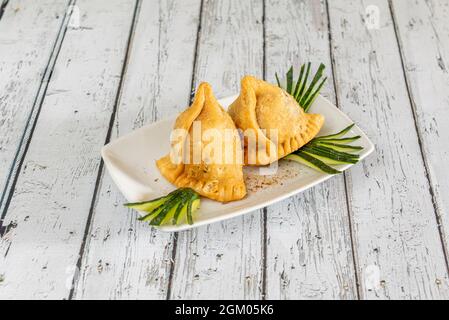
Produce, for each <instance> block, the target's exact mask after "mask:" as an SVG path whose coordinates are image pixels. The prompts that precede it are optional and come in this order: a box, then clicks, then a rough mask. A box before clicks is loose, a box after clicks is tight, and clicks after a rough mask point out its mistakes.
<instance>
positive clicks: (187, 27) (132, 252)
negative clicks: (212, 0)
mask: <svg viewBox="0 0 449 320" xmlns="http://www.w3.org/2000/svg"><path fill="white" fill-rule="evenodd" d="M199 16H200V0H189V1H186V0H170V1H153V0H151V1H149V0H145V1H142V2H141V6H140V7H139V10H138V18H137V25H136V30H135V34H134V37H133V41H132V46H131V52H130V58H129V63H128V67H127V71H126V74H125V80H124V85H123V89H122V94H121V99H120V102H119V105H118V110H117V115H116V119H115V122H114V127H113V132H112V139H115V138H117V137H119V136H121V135H124V134H126V133H129V132H131V131H132V130H134V129H137V128H139V127H141V126H142V125H144V124H147V123H149V122H152V121H155V120H158V119H159V120H160V119H163V118H166V117H168V116H170V115H173V114H176V113H178V112H179V111H181V110H183V109H184V108H185V107H186V106H187V105H188V104H189V100H190V99H189V97H190V90H191V81H192V72H193V59H194V55H195V54H194V52H195V42H196V37H197V30H198V23H199ZM125 202H126V200H125V199H124V197H123V196H122V195H121V193H120V191H119V190H118V189H117V188H116V187H115V185H114V183H113V181H112V179H111V178H110V176H109V174H107V173H106V174H105V175H104V177H103V179H102V181H101V187H100V191H99V193H98V200H97V202H96V205H95V208H94V211H93V222H92V227H91V232H90V233H89V237H88V245H87V246H86V251H85V253H84V257H83V263H82V267H81V275H80V280H79V282H78V286H77V287H76V290H75V295H74V298H76V299H101V298H107V299H129V298H132V299H165V298H166V296H167V288H168V280H169V273H170V267H171V263H172V261H171V259H172V250H173V237H174V236H173V234H170V233H164V232H159V231H157V230H156V229H154V228H151V227H150V226H148V225H147V224H146V223H142V222H139V221H137V214H136V212H135V211H134V210H129V209H126V208H124V207H123V206H122V204H123V203H125Z"/></svg>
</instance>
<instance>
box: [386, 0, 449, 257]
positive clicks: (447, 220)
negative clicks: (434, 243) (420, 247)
mask: <svg viewBox="0 0 449 320" xmlns="http://www.w3.org/2000/svg"><path fill="white" fill-rule="evenodd" d="M392 8H393V12H394V14H395V17H396V23H397V28H398V34H399V40H400V44H401V45H402V52H403V57H404V64H405V71H406V75H407V79H408V81H409V85H410V91H411V96H412V101H413V104H414V108H415V112H416V118H417V123H418V128H419V132H420V136H421V140H422V148H423V150H424V156H425V159H426V161H427V165H428V172H429V176H430V181H431V183H432V187H433V190H434V193H435V200H436V203H435V204H436V208H437V212H438V215H439V217H440V219H441V224H442V233H443V238H444V241H445V244H446V250H447V248H448V246H449V198H448V197H447V195H448V194H449V171H448V165H447V161H448V159H449V139H448V137H449V108H448V105H449V25H448V21H449V2H447V1H441V0H440V1H438V0H433V1H402V0H401V1H393V2H392ZM446 253H447V251H446Z"/></svg>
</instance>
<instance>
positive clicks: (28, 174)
mask: <svg viewBox="0 0 449 320" xmlns="http://www.w3.org/2000/svg"><path fill="white" fill-rule="evenodd" d="M2 2H3V4H2V6H1V10H0V16H1V18H0V187H1V193H0V196H1V198H0V213H1V218H2V221H1V225H0V226H1V227H0V235H1V240H0V298H3V299H4V298H32V299H39V298H45V299H50V298H54V299H89V298H94V299H98V298H107V299H131V298H132V299H134V298H140V299H150V298H153V299H181V298H192V299H200V298H203V299H210V298H228V299H235V298H241V299H261V298H267V299H447V298H449V277H448V243H449V197H448V193H449V175H448V172H449V171H448V162H447V161H448V160H449V157H448V156H449V24H448V23H447V21H449V1H447V0H413V1H410V0H391V1H387V0H369V1H368V0H366V1H362V0H351V1H348V0H328V1H325V0H323V1H320V0H308V1H305V0H304V1H299V0H297V1H294V0H290V1H280V0H278V1H274V0H253V1H242V0H231V1H229V0H169V1H162V0H161V1H156V0H154V1H153V0H137V1H134V0H108V1H106V0H76V1H75V0H39V1H35V0H9V1H8V0H6V1H5V0H0V3H2ZM309 60H310V61H312V62H314V63H318V62H323V63H325V64H326V65H327V66H328V68H327V74H328V76H329V79H330V81H328V83H327V86H326V88H325V89H324V95H325V96H326V97H328V98H329V99H331V100H332V101H334V102H335V103H336V104H337V105H338V106H339V107H340V108H341V109H342V110H343V111H344V112H345V113H347V114H348V115H349V116H350V117H351V118H352V119H354V120H355V121H356V123H357V124H358V125H359V126H360V127H361V128H362V129H363V130H364V131H365V132H366V133H367V134H368V136H369V137H370V138H371V139H372V141H373V142H374V143H375V144H376V153H375V154H373V155H372V156H370V157H369V158H368V159H367V160H365V161H363V163H360V164H358V165H357V166H355V167H353V168H352V169H351V170H349V171H348V172H346V173H345V174H344V175H341V176H336V177H334V178H332V179H331V180H329V181H328V182H326V183H324V184H322V185H319V186H317V187H315V188H313V189H311V190H309V191H307V192H304V193H302V194H300V195H298V196H295V197H292V198H290V199H288V200H286V201H283V202H281V203H279V204H276V205H273V206H270V207H267V208H265V209H263V210H261V211H257V212H254V213H252V214H249V215H246V216H244V217H242V218H235V219H232V220H228V221H226V222H223V223H219V224H215V225H209V226H207V227H201V228H198V229H195V230H192V231H188V232H182V233H178V234H169V233H162V232H158V231H156V230H154V229H151V228H150V227H148V226H147V225H146V224H143V223H139V222H138V221H137V220H136V218H137V216H136V212H134V211H132V210H127V209H126V208H124V207H123V206H122V203H123V202H124V201H125V200H124V198H123V196H122V195H121V194H120V193H119V191H118V190H117V188H116V187H115V185H114V184H113V182H112V180H111V178H110V177H109V175H108V173H107V172H105V168H104V166H103V164H102V162H101V158H100V152H99V151H100V149H101V147H102V146H103V145H104V144H105V143H107V142H109V141H110V140H113V139H115V138H117V137H119V136H121V135H123V134H126V133H128V132H130V131H132V130H134V129H136V128H139V127H141V126H142V125H144V124H147V123H150V122H153V121H156V120H160V119H163V118H165V117H168V116H170V115H173V114H176V113H177V112H179V111H181V110H183V109H184V108H185V107H186V106H187V105H188V104H189V100H190V97H191V94H192V92H193V90H194V89H195V87H196V86H197V85H198V83H199V82H200V81H203V80H204V81H208V82H210V83H211V84H212V86H213V87H214V89H215V91H216V93H217V95H218V96H219V97H223V96H227V95H230V94H233V93H236V92H237V91H238V89H239V80H240V78H241V77H242V76H243V75H245V74H252V75H255V76H258V77H265V78H266V79H267V80H269V81H273V80H274V73H275V71H281V72H285V71H286V69H287V68H288V66H289V65H291V64H292V63H293V64H295V65H299V64H300V63H301V62H305V61H309Z"/></svg>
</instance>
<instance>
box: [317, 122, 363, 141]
mask: <svg viewBox="0 0 449 320" xmlns="http://www.w3.org/2000/svg"><path fill="white" fill-rule="evenodd" d="M354 126H355V123H353V124H351V125H349V126H347V127H346V128H344V129H343V130H341V131H340V132H337V133H334V134H330V135H327V136H321V137H317V138H316V139H314V140H322V139H336V138H341V137H343V136H344V135H345V134H346V133H348V132H349V130H351V129H352V128H353V127H354Z"/></svg>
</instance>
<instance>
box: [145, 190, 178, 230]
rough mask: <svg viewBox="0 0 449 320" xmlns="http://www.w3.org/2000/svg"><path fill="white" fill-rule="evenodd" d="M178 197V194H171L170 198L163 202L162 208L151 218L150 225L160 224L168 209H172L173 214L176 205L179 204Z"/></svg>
mask: <svg viewBox="0 0 449 320" xmlns="http://www.w3.org/2000/svg"><path fill="white" fill-rule="evenodd" d="M180 197H181V196H180V195H179V194H176V195H173V196H172V197H171V198H170V200H168V201H167V202H166V203H164V205H163V206H162V210H161V211H160V212H159V214H158V215H157V216H156V217H154V219H152V220H151V222H150V225H152V226H159V225H161V224H162V221H163V220H164V219H165V218H166V217H167V216H168V214H169V212H170V211H172V210H173V214H174V213H175V211H176V206H177V205H178V204H179V200H180Z"/></svg>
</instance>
